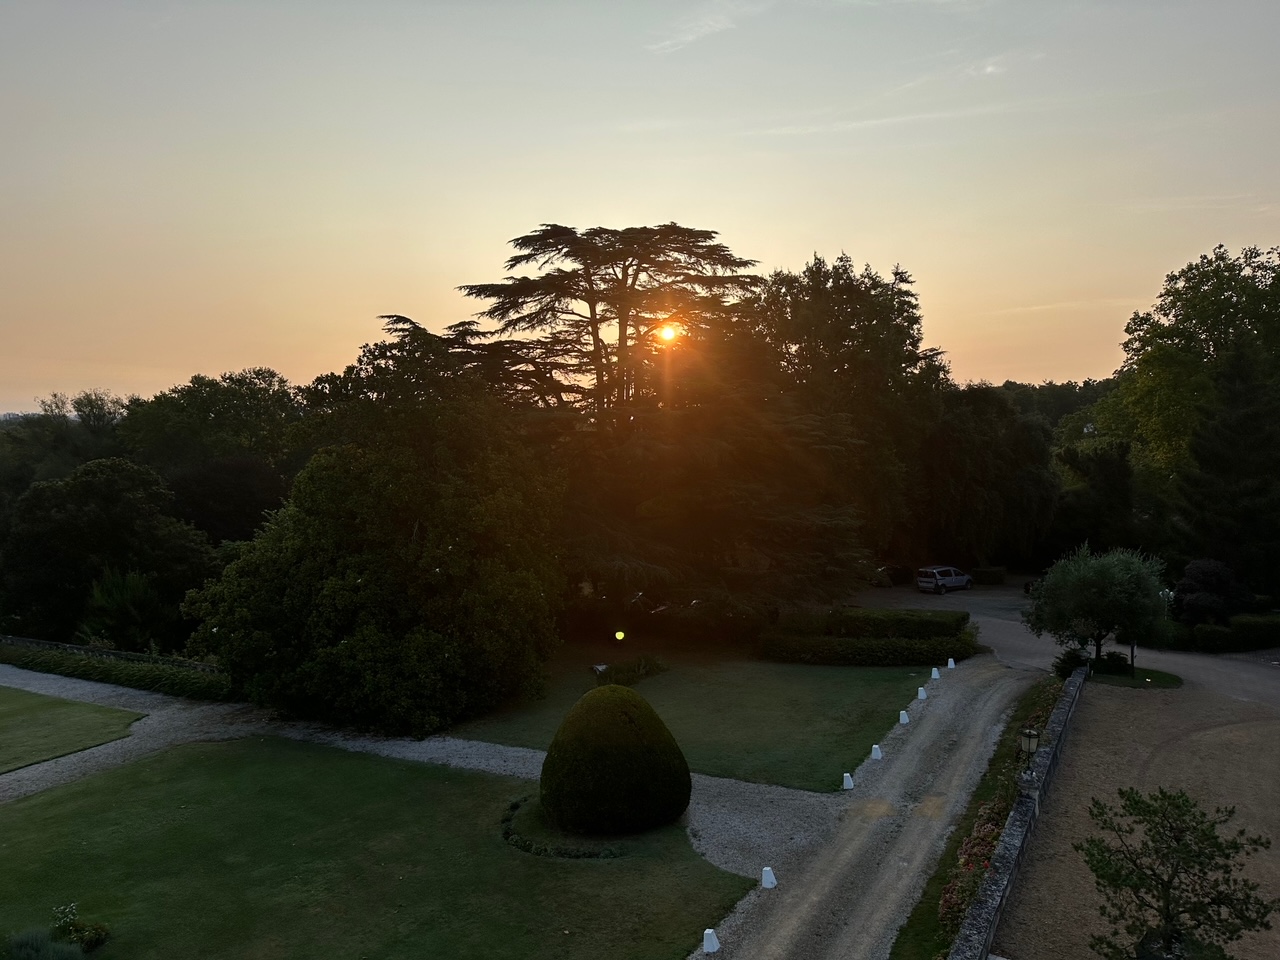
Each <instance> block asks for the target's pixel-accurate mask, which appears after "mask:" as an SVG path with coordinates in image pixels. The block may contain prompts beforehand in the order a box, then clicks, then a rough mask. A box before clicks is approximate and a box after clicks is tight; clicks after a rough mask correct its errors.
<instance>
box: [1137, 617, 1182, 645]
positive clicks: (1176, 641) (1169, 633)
mask: <svg viewBox="0 0 1280 960" xmlns="http://www.w3.org/2000/svg"><path fill="white" fill-rule="evenodd" d="M1138 646H1140V647H1150V648H1152V649H1155V650H1193V649H1195V638H1194V637H1193V636H1192V628H1191V627H1188V626H1187V625H1186V624H1185V623H1179V622H1178V621H1176V620H1170V619H1167V618H1166V619H1164V620H1160V621H1158V622H1157V623H1156V624H1155V625H1154V626H1153V627H1152V628H1151V629H1150V630H1149V631H1147V632H1146V634H1145V635H1142V636H1140V637H1139V638H1138Z"/></svg>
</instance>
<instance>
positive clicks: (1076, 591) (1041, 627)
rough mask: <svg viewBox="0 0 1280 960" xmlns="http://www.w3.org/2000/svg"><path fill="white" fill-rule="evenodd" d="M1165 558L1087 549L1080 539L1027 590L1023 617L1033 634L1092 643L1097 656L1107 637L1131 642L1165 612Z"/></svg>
mask: <svg viewBox="0 0 1280 960" xmlns="http://www.w3.org/2000/svg"><path fill="white" fill-rule="evenodd" d="M1163 572H1164V564H1163V563H1162V562H1161V561H1159V560H1157V559H1155V558H1154V557H1146V556H1143V555H1142V554H1141V553H1138V552H1137V551H1136V550H1127V549H1119V550H1111V551H1109V552H1107V553H1100V554H1094V553H1090V552H1089V545H1088V544H1087V543H1086V544H1083V545H1081V546H1080V548H1079V549H1077V550H1076V551H1075V552H1074V553H1070V554H1067V556H1065V557H1063V558H1062V559H1061V560H1059V561H1058V562H1057V563H1055V564H1054V565H1053V566H1052V567H1050V568H1049V572H1048V573H1046V574H1045V575H1044V577H1043V578H1041V580H1040V581H1039V582H1038V583H1037V584H1036V585H1035V587H1034V588H1033V589H1032V591H1031V609H1030V610H1028V611H1027V612H1026V613H1025V614H1023V620H1024V621H1025V622H1026V624H1027V626H1028V627H1030V628H1031V630H1032V632H1033V633H1035V635H1036V636H1037V637H1041V636H1044V634H1046V633H1047V634H1049V635H1050V636H1052V637H1053V639H1054V640H1055V641H1056V642H1057V643H1059V644H1062V645H1063V646H1068V645H1070V644H1077V645H1079V646H1081V647H1084V646H1087V645H1088V644H1093V648H1094V656H1095V657H1096V658H1101V657H1102V644H1103V643H1104V642H1105V641H1106V640H1107V639H1108V638H1110V637H1116V638H1118V639H1126V640H1128V641H1129V644H1130V653H1129V659H1130V662H1132V660H1133V650H1132V647H1133V645H1134V644H1136V642H1137V638H1138V637H1139V636H1142V635H1143V634H1146V633H1150V632H1151V631H1152V630H1154V629H1155V626H1156V624H1157V623H1159V622H1160V620H1162V619H1163V618H1164V598H1163V597H1161V596H1160V589H1161V583H1160V577H1161V574H1162V573H1163Z"/></svg>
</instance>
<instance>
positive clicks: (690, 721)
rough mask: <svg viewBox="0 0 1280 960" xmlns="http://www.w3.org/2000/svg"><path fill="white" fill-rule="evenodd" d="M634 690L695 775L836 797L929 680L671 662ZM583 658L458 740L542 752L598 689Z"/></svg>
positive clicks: (561, 665) (578, 654) (907, 672)
mask: <svg viewBox="0 0 1280 960" xmlns="http://www.w3.org/2000/svg"><path fill="white" fill-rule="evenodd" d="M666 659H667V662H668V663H670V664H671V669H670V670H669V671H668V672H666V673H663V674H660V675H658V676H656V677H650V678H649V679H646V680H643V681H641V682H640V683H639V684H638V685H637V686H636V688H635V689H636V691H637V692H639V693H640V694H641V695H642V696H643V697H644V698H645V699H646V700H648V701H649V703H650V704H652V705H653V708H654V709H655V710H657V712H658V715H659V716H661V717H662V719H663V721H664V722H665V723H666V724H667V726H668V727H669V728H670V729H671V732H672V733H673V734H674V735H675V738H676V740H677V741H679V743H680V746H681V747H682V748H683V749H684V753H685V756H686V757H687V758H688V760H689V766H690V767H691V768H692V769H693V770H694V771H696V772H698V773H706V774H711V775H712V776H717V777H732V778H734V779H737V780H748V781H752V782H754V783H772V784H778V785H780V786H787V787H798V788H800V789H804V790H837V789H839V788H840V779H841V774H843V773H844V772H845V771H852V770H853V769H854V768H855V767H857V765H858V764H859V763H861V762H862V761H863V760H864V759H866V757H867V755H868V754H869V753H870V752H871V745H872V744H873V743H877V742H879V741H880V740H881V738H882V737H883V736H884V734H885V733H886V732H887V731H888V730H890V729H891V728H892V727H893V726H894V724H896V723H897V722H898V711H899V710H901V709H902V708H903V707H905V706H907V705H908V704H909V703H910V702H911V700H912V699H914V698H915V694H916V688H917V687H918V686H920V685H921V684H923V683H926V682H927V681H928V676H929V671H928V670H926V669H922V668H920V667H875V668H870V667H815V666H807V665H802V664H776V663H761V662H758V661H749V660H724V661H708V660H697V659H693V658H689V659H682V660H675V659H672V658H671V657H667V658H666ZM591 662H592V658H591V656H590V652H589V651H582V650H579V649H575V648H570V649H567V650H566V651H562V653H561V656H559V657H558V658H557V660H556V661H555V662H554V663H553V664H552V678H551V685H550V689H549V693H548V696H547V698H546V699H545V700H541V701H539V702H537V703H534V704H531V705H529V706H525V707H521V708H518V709H515V710H509V711H506V712H503V713H499V714H496V715H493V716H490V717H486V718H484V719H481V720H477V721H473V722H471V723H467V724H463V725H461V726H459V727H456V728H455V729H453V730H451V731H450V733H451V734H453V735H454V736H458V737H465V738H469V739H474V740H486V741H489V742H491V743H505V744H509V745H512V746H519V747H534V748H537V749H540V750H545V749H546V747H547V745H548V744H550V742H551V738H552V736H554V734H555V731H556V728H557V727H558V726H559V725H560V721H561V719H563V717H564V715H565V714H566V713H567V712H568V710H569V708H570V707H571V706H572V705H573V703H574V701H576V700H577V699H578V697H580V696H581V695H582V694H584V693H585V692H586V691H587V690H590V689H591V688H592V687H593V686H594V680H593V678H592V676H591V672H590V666H589V665H590V663H591Z"/></svg>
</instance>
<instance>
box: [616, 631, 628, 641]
mask: <svg viewBox="0 0 1280 960" xmlns="http://www.w3.org/2000/svg"><path fill="white" fill-rule="evenodd" d="M625 637H626V634H625V633H623V632H622V631H621V630H619V631H618V632H617V633H615V634H614V635H613V639H615V640H622V639H623V638H625Z"/></svg>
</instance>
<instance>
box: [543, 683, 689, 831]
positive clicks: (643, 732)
mask: <svg viewBox="0 0 1280 960" xmlns="http://www.w3.org/2000/svg"><path fill="white" fill-rule="evenodd" d="M692 786H693V782H692V779H691V778H690V776H689V764H688V762H687V761H686V760H685V758H684V754H683V753H682V752H681V750H680V745H679V744H677V743H676V740H675V737H673V736H672V735H671V731H670V730H668V729H667V727H666V724H664V723H663V722H662V719H661V718H660V717H659V716H658V715H657V713H655V712H654V709H653V707H651V706H649V704H648V703H647V702H646V701H645V699H644V698H643V697H641V696H640V694H638V693H636V692H635V691H634V690H632V689H630V688H629V687H623V686H619V685H618V684H611V685H609V686H607V687H596V688H595V689H594V690H591V691H588V692H587V693H585V694H584V695H583V696H582V697H581V699H579V700H578V702H577V703H575V704H574V705H573V707H572V709H570V710H569V713H568V714H567V715H566V716H565V718H564V721H563V722H562V723H561V724H560V729H559V730H557V731H556V735H555V737H554V738H553V739H552V741H551V746H550V747H549V748H548V749H547V757H546V759H545V760H544V761H543V764H542V778H541V784H540V793H539V796H540V799H541V802H542V809H543V811H544V812H545V813H546V815H547V818H548V819H549V820H550V821H551V822H552V823H554V824H555V825H556V826H558V827H559V828H560V829H562V830H565V831H568V832H570V833H581V834H587V835H594V836H610V835H620V834H627V833H639V832H640V831H642V830H649V829H652V828H653V827H660V826H664V825H666V824H668V823H673V822H674V821H676V820H677V819H679V818H680V816H681V814H683V813H684V811H685V809H686V808H687V807H688V806H689V795H690V792H691V790H692Z"/></svg>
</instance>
